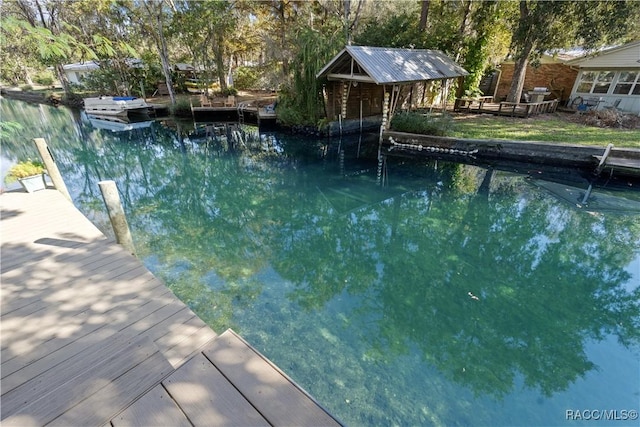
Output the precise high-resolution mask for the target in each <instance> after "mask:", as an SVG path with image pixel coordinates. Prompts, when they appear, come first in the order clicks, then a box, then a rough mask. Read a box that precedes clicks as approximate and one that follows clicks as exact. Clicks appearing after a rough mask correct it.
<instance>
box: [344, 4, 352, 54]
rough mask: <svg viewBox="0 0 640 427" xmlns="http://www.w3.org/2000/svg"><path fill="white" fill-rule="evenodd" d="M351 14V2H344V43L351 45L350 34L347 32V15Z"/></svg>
mask: <svg viewBox="0 0 640 427" xmlns="http://www.w3.org/2000/svg"><path fill="white" fill-rule="evenodd" d="M350 14H351V0H344V41H345V43H346V44H348V45H350V44H351V33H350V32H349V15H350Z"/></svg>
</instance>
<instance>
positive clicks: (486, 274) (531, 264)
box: [2, 101, 640, 425]
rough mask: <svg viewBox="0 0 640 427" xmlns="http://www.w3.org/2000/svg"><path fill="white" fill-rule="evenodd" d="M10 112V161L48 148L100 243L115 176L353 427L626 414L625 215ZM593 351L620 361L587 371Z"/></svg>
mask: <svg viewBox="0 0 640 427" xmlns="http://www.w3.org/2000/svg"><path fill="white" fill-rule="evenodd" d="M2 108H3V111H2V113H3V117H4V118H5V119H8V120H17V121H21V122H22V123H30V122H33V123H35V126H33V127H29V128H28V130H27V131H25V133H24V135H22V136H21V138H20V139H19V140H16V141H11V142H10V143H8V144H4V142H3V147H2V150H3V155H4V156H7V157H13V156H16V157H19V156H24V155H32V156H33V155H34V154H33V153H32V151H31V148H30V138H32V137H36V136H42V135H45V137H46V138H47V139H48V141H49V142H50V145H51V146H52V148H53V150H54V152H55V154H56V157H57V158H58V159H59V160H58V161H59V164H60V169H61V171H62V173H63V176H64V177H65V180H66V181H67V184H68V186H69V189H70V191H71V193H72V195H73V197H74V201H75V203H76V205H77V206H79V207H80V209H81V210H83V212H85V214H87V215H88V216H90V217H91V218H92V219H93V220H94V222H96V223H97V225H98V226H100V227H101V228H102V229H103V230H105V231H107V232H108V227H107V224H108V219H107V218H106V215H105V214H104V213H103V208H102V206H101V200H100V196H99V192H98V189H97V182H98V181H100V180H103V179H113V180H115V181H116V182H117V184H118V187H119V189H120V191H121V197H122V199H123V201H124V203H125V209H126V211H127V215H128V217H129V224H130V225H131V226H132V228H133V234H134V240H135V243H136V246H137V249H138V253H139V254H140V256H141V257H142V258H144V260H145V262H146V263H147V265H148V266H149V267H150V268H151V269H152V270H153V271H154V272H155V273H156V274H158V275H159V276H161V277H162V278H163V279H165V280H166V282H167V283H168V284H169V286H170V287H171V288H172V290H173V291H174V292H175V293H176V294H177V295H178V296H179V297H180V298H181V299H182V300H183V301H185V302H186V303H188V304H189V305H190V306H191V307H192V308H193V309H194V310H195V311H196V312H197V313H198V315H199V316H200V317H202V318H203V319H204V320H205V321H207V322H208V323H209V324H210V325H211V326H212V327H213V328H214V329H215V330H218V331H222V330H224V329H226V328H228V327H233V328H234V329H236V330H238V331H239V332H240V333H242V334H243V335H244V336H246V337H247V338H248V339H249V341H250V342H252V344H254V345H256V346H257V347H258V348H259V349H260V350H262V351H264V352H265V353H266V354H267V356H268V357H271V358H272V359H273V360H274V361H275V362H276V363H278V364H279V365H280V366H281V367H282V368H283V369H284V370H285V371H287V373H289V374H290V375H292V376H293V377H294V379H296V381H298V382H300V383H301V384H302V385H303V387H305V388H306V389H308V390H309V391H310V392H311V393H312V394H313V395H314V396H315V397H317V398H318V399H319V400H320V401H321V402H323V404H325V405H326V406H327V407H328V408H329V409H330V410H331V411H332V412H335V413H336V414H337V415H338V416H339V417H340V418H342V419H343V421H345V422H347V423H348V424H354V425H362V424H370V425H380V424H383V425H386V424H404V425H416V424H442V425H452V424H475V425H477V424H483V425H500V424H552V425H557V424H562V423H563V421H564V418H563V417H564V412H562V411H563V410H564V409H568V407H566V406H567V405H569V404H572V405H574V406H575V402H577V403H578V404H580V405H581V406H579V407H580V408H582V407H583V406H584V405H587V406H584V408H589V407H590V406H588V405H593V407H596V404H598V405H602V406H603V407H606V408H611V409H616V408H618V407H619V408H620V409H634V407H637V396H638V392H639V391H640V390H639V380H638V378H637V375H636V376H634V375H628V371H629V370H630V369H631V370H633V369H637V366H638V354H637V351H638V347H637V346H638V339H639V331H640V284H639V281H640V272H634V271H633V269H632V268H630V267H629V266H632V265H639V264H638V259H639V256H640V243H639V241H640V221H638V218H639V216H638V215H637V214H634V213H632V214H620V213H617V212H595V213H594V212H591V213H590V212H585V211H580V210H577V209H573V208H572V207H571V206H570V205H568V204H564V203H560V202H558V200H557V199H555V198H554V197H553V196H550V195H549V194H548V193H547V192H546V190H541V189H540V188H538V187H539V183H536V185H532V183H531V181H530V180H528V179H526V178H523V177H521V176H516V175H514V174H511V173H505V172H501V171H496V170H494V169H486V168H479V167H475V166H464V165H455V164H451V163H445V162H433V161H424V160H423V161H420V162H410V161H407V160H400V159H388V163H387V178H388V179H387V180H386V181H385V186H380V185H379V184H378V180H377V176H376V172H377V163H376V160H375V150H376V147H375V144H374V145H372V144H369V143H368V141H362V140H359V139H358V138H357V137H356V138H354V139H350V140H346V139H345V140H342V141H336V142H331V141H326V140H312V139H302V138H297V137H293V136H287V135H282V134H277V133H269V134H264V133H259V132H258V131H257V129H256V128H254V127H250V126H242V125H238V124H209V123H207V124H204V123H181V122H174V123H164V124H160V123H153V124H151V125H150V126H145V127H139V128H136V129H131V130H129V131H126V132H113V131H112V130H111V129H104V128H100V127H96V126H95V124H92V123H91V121H90V120H88V119H87V118H86V117H84V116H81V115H78V114H71V113H70V112H69V111H68V110H64V109H57V110H55V109H51V108H49V107H44V108H43V107H34V106H27V105H26V104H23V103H19V102H10V103H8V102H6V101H3V103H2ZM36 116H40V117H42V118H43V120H44V121H35V120H33V119H34V117H36ZM374 140H375V137H374ZM368 154H372V155H368ZM616 196H619V197H626V198H629V199H632V200H637V198H638V196H637V193H634V192H633V191H618V192H616ZM634 263H635V264H634ZM616 341H617V344H616ZM599 342H603V343H606V349H604V350H603V349H602V348H601V347H598V343H599ZM594 348H596V349H597V351H604V352H605V354H606V357H605V358H604V359H607V358H616V360H620V361H622V362H620V365H619V366H617V367H606V369H605V371H604V372H599V371H598V369H604V368H603V365H602V362H596V361H594V360H595V359H597V357H596V356H595V355H596V354H597V351H596V350H594ZM616 369H618V370H620V371H625V372H626V373H625V374H620V371H617V370H616ZM587 380H589V381H592V382H593V384H595V385H596V386H593V387H592V386H591V385H589V384H591V383H589V382H588V381H587ZM612 387H614V388H615V389H616V390H617V393H616V394H615V396H611V395H609V394H608V392H607V391H606V390H607V389H609V388H612ZM598 390H599V391H598ZM603 390H604V391H603ZM585 395H589V396H590V397H589V398H585V397H584V396H585ZM532 396H533V397H532ZM540 399H543V400H540ZM540 402H545V403H544V404H545V405H548V406H546V407H545V408H546V409H547V410H541V405H542V403H540ZM563 405H564V406H563ZM620 405H622V406H620ZM572 407H573V406H572ZM549 408H552V410H550V411H549V410H548V409H549ZM518 411H520V413H521V414H522V416H525V415H524V414H526V417H527V418H526V419H517V420H516V421H514V418H510V417H509V416H507V415H505V413H510V414H515V413H516V412H518Z"/></svg>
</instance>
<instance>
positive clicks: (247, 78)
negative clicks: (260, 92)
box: [233, 67, 260, 90]
mask: <svg viewBox="0 0 640 427" xmlns="http://www.w3.org/2000/svg"><path fill="white" fill-rule="evenodd" d="M259 78H260V76H259V73H258V70H257V69H256V68H255V67H238V68H236V70H235V71H234V76H233V83H234V86H235V87H237V88H238V89H240V90H247V89H256V88H257V87H258V80H259Z"/></svg>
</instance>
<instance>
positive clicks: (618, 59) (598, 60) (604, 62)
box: [567, 40, 640, 68]
mask: <svg viewBox="0 0 640 427" xmlns="http://www.w3.org/2000/svg"><path fill="white" fill-rule="evenodd" d="M567 64H569V65H578V66H580V67H581V68H582V67H614V68H620V67H631V68H638V67H640V40H637V41H634V42H631V43H627V44H624V45H621V46H616V47H613V48H611V49H607V50H603V51H600V52H598V53H597V54H596V55H585V56H583V57H581V58H577V59H574V60H571V61H567Z"/></svg>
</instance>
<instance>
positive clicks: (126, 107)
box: [84, 96, 150, 117]
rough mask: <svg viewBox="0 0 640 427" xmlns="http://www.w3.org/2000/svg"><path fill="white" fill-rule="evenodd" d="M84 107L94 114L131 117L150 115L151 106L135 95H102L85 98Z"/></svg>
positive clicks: (90, 113) (88, 112)
mask: <svg viewBox="0 0 640 427" xmlns="http://www.w3.org/2000/svg"><path fill="white" fill-rule="evenodd" d="M84 109H85V111H86V112H87V114H89V115H93V116H115V117H130V116H132V115H138V116H148V115H149V109H150V106H149V104H147V103H146V101H145V100H144V99H140V98H135V97H133V96H100V97H97V98H85V99H84Z"/></svg>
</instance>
